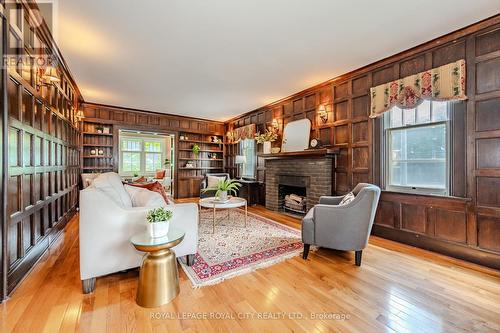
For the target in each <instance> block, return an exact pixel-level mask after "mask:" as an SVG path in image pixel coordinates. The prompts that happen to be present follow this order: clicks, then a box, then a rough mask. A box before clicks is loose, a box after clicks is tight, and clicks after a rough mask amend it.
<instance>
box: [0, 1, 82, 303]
mask: <svg viewBox="0 0 500 333" xmlns="http://www.w3.org/2000/svg"><path fill="white" fill-rule="evenodd" d="M31 5H32V6H33V4H31ZM16 6H18V11H17V12H15V11H11V10H8V9H10V8H7V9H6V10H5V11H2V12H4V13H6V15H7V17H4V16H2V19H3V22H4V23H5V26H4V27H5V29H4V31H3V36H2V40H3V42H4V43H5V42H8V45H9V46H10V48H9V50H8V53H7V56H12V55H13V53H14V54H17V55H23V56H26V57H32V58H36V57H37V56H53V57H55V58H57V60H58V65H57V71H58V74H59V78H60V79H61V80H60V82H58V83H55V84H54V85H50V86H41V87H37V82H38V81H37V74H36V71H37V68H36V67H35V66H32V65H28V64H27V63H25V64H24V65H19V64H18V65H16V64H15V63H14V64H12V63H9V66H8V67H7V68H3V73H4V74H5V80H4V82H3V83H4V84H5V87H3V88H4V89H2V92H3V101H5V100H6V101H7V102H6V103H4V104H3V105H2V106H3V109H2V115H3V117H4V118H3V119H4V121H5V123H4V128H3V130H4V131H5V133H4V138H5V140H3V141H2V152H3V153H4V155H3V156H4V158H5V160H4V166H5V167H6V170H5V171H6V173H5V178H6V179H5V181H4V183H3V186H2V194H3V199H2V200H3V201H4V202H7V205H6V209H5V211H3V212H2V213H3V215H2V219H1V225H2V268H3V269H2V271H1V273H2V282H3V283H2V292H1V294H0V300H1V299H3V298H4V297H5V296H6V295H7V294H8V293H9V292H11V291H12V289H13V288H14V287H15V286H16V285H17V283H18V282H19V281H20V280H21V279H22V277H23V276H24V275H25V274H26V273H27V272H28V271H29V270H30V269H31V268H32V266H33V264H34V263H35V262H36V261H37V260H38V259H39V258H40V256H41V255H42V254H43V253H44V251H45V250H46V249H47V248H48V247H49V244H50V243H51V242H52V241H53V240H54V239H55V237H56V236H57V235H58V233H59V231H60V230H61V228H63V227H64V225H65V224H66V222H67V221H68V220H69V219H70V218H71V216H72V214H73V213H74V212H75V208H76V205H77V202H78V178H79V177H78V176H79V171H80V169H79V161H80V158H79V149H80V148H79V144H80V142H79V138H80V135H79V130H78V128H77V126H76V119H75V113H76V112H75V110H76V105H77V104H78V100H79V99H80V94H79V92H78V89H77V87H76V85H75V84H74V81H73V79H72V78H71V76H70V74H69V71H68V70H67V67H66V65H65V62H64V59H62V58H61V57H60V53H59V50H57V48H56V47H55V44H54V43H53V40H52V39H51V37H50V33H49V32H48V27H47V26H46V25H45V24H44V25H42V26H35V25H33V24H32V23H31V20H30V19H29V14H30V10H29V7H28V5H27V4H26V2H24V1H23V2H20V3H19V4H17V5H16ZM15 13H17V14H18V15H16V17H10V16H8V15H14V14H15ZM4 45H5V44H4ZM13 46H15V47H13ZM5 171H4V172H5Z"/></svg>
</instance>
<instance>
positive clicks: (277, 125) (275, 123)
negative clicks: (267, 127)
mask: <svg viewBox="0 0 500 333" xmlns="http://www.w3.org/2000/svg"><path fill="white" fill-rule="evenodd" d="M271 126H272V128H273V130H274V131H275V132H276V133H278V132H279V130H280V123H279V122H278V119H276V118H274V119H273V121H272V123H271Z"/></svg>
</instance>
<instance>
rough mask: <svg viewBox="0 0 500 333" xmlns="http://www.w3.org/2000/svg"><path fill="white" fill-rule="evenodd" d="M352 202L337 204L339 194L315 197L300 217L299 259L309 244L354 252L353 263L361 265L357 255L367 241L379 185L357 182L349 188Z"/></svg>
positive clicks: (340, 199)
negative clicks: (300, 246) (352, 188)
mask: <svg viewBox="0 0 500 333" xmlns="http://www.w3.org/2000/svg"><path fill="white" fill-rule="evenodd" d="M352 192H353V194H354V195H355V198H354V200H353V201H351V202H349V203H348V204H346V205H342V206H339V203H340V201H342V198H343V196H339V197H326V196H323V197H321V198H320V200H319V204H318V205H315V206H314V207H313V208H311V210H309V212H308V213H307V214H306V216H305V217H304V218H303V219H302V242H303V243H304V254H303V258H304V259H307V255H308V254H309V248H310V246H311V245H316V246H320V247H326V248H331V249H336V250H342V251H356V255H355V258H356V260H355V262H356V265H357V266H361V254H362V251H363V249H364V248H365V247H366V245H367V243H368V237H369V236H370V232H371V229H372V226H373V220H374V219H375V213H376V211H377V205H378V200H379V197H380V188H379V187H378V186H376V185H372V184H366V183H360V184H358V185H356V187H355V188H354V190H353V191H352Z"/></svg>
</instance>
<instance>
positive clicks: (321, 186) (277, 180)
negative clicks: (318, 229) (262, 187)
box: [266, 155, 334, 211]
mask: <svg viewBox="0 0 500 333" xmlns="http://www.w3.org/2000/svg"><path fill="white" fill-rule="evenodd" d="M333 161H334V160H333V158H332V156H328V155H323V156H320V157H307V156H304V157H302V156H295V157H293V158H291V157H283V158H280V157H277V158H266V208H267V209H270V210H274V211H282V206H283V200H284V195H285V193H284V192H283V189H287V191H290V190H292V192H293V189H294V188H295V189H296V192H300V193H295V194H298V195H301V196H305V197H306V200H307V210H309V209H311V208H312V207H313V206H314V205H316V204H317V203H318V201H319V197H320V196H322V195H331V194H332V188H333V186H332V185H333V183H332V182H333V180H332V168H333ZM280 190H281V193H280ZM287 194H289V193H287Z"/></svg>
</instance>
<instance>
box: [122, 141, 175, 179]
mask: <svg viewBox="0 0 500 333" xmlns="http://www.w3.org/2000/svg"><path fill="white" fill-rule="evenodd" d="M165 155H166V153H165V139H163V138H158V137H154V136H151V137H149V136H129V135H121V136H120V167H119V172H120V175H122V176H133V175H134V174H138V175H141V176H153V175H154V174H155V172H156V170H159V169H163V161H164V159H165V157H166V156H165Z"/></svg>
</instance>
